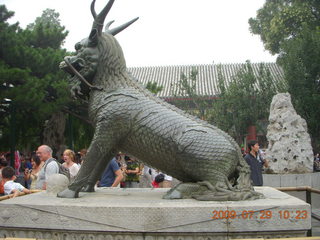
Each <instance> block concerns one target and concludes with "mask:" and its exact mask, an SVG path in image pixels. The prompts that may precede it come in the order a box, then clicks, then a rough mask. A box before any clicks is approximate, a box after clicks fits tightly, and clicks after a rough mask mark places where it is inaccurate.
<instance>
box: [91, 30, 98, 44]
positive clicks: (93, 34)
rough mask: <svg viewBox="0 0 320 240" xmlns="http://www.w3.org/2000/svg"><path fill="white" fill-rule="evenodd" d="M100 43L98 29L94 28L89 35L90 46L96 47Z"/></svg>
mask: <svg viewBox="0 0 320 240" xmlns="http://www.w3.org/2000/svg"><path fill="white" fill-rule="evenodd" d="M97 45H98V30H97V29H96V28H93V29H92V30H91V32H90V35H89V46H90V47H95V46H97Z"/></svg>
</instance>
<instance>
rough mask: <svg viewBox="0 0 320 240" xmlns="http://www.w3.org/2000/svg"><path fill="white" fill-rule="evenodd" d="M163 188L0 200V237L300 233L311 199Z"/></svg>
mask: <svg viewBox="0 0 320 240" xmlns="http://www.w3.org/2000/svg"><path fill="white" fill-rule="evenodd" d="M167 190H168V189H143V188H141V189H122V188H105V189H98V190H97V191H96V192H95V193H82V194H80V197H79V198H77V199H61V198H57V197H55V196H53V195H50V194H47V193H46V192H40V193H34V194H30V195H26V196H22V197H19V198H15V199H9V200H4V201H1V202H0V238H5V237H21V238H25V237H28V238H38V239H105V240H193V239H195V240H215V239H221V240H222V239H223V240H224V239H232V238H256V237H265V238H271V237H272V238H276V237H283V238H284V237H303V236H306V232H307V230H308V229H310V228H311V211H310V205H309V204H307V203H305V202H304V201H302V200H300V199H298V198H295V197H292V196H290V195H288V194H286V193H282V192H280V191H277V190H275V189H273V188H271V187H257V188H256V190H257V191H258V192H261V193H263V194H264V195H265V196H266V198H265V199H259V200H253V201H239V202H233V201H227V202H215V201H208V202H201V201H196V200H193V199H182V200H165V199H162V195H164V193H165V192H166V191H167Z"/></svg>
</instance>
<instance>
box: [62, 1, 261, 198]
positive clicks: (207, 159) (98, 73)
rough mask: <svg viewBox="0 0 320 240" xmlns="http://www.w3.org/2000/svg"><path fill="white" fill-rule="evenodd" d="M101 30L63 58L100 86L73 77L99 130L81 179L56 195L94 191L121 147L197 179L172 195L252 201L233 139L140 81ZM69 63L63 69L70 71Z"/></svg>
mask: <svg viewBox="0 0 320 240" xmlns="http://www.w3.org/2000/svg"><path fill="white" fill-rule="evenodd" d="M112 2H113V1H109V3H108V5H110V6H109V7H111V5H112ZM92 9H93V8H92ZM103 11H104V10H103ZM103 11H102V12H103ZM107 12H108V11H107ZM93 15H94V16H95V14H93ZM99 16H100V14H99ZM99 16H98V17H99ZM96 20H97V19H96ZM100 25H101V24H100ZM100 25H98V27H99V26H100ZM94 26H95V25H94ZM100 31H101V29H100ZM100 31H99V29H98V30H97V29H96V28H94V27H93V30H92V32H91V34H90V37H89V38H87V39H84V40H82V41H81V42H80V43H78V44H77V45H76V50H77V55H76V56H74V57H69V58H66V60H65V61H66V62H65V63H68V64H67V65H69V66H70V64H71V65H72V66H74V67H75V68H76V69H77V70H79V72H80V74H81V75H82V76H84V78H86V79H87V80H88V81H89V82H90V83H89V84H92V85H91V86H94V87H92V88H91V89H88V88H87V86H86V85H85V84H84V83H80V81H79V80H78V77H77V76H74V77H73V79H72V82H73V83H74V86H73V91H82V92H89V93H90V97H89V117H90V119H91V120H92V122H93V123H94V126H95V134H94V137H93V139H92V142H91V145H90V148H89V150H88V153H87V156H86V157H85V160H84V164H83V166H82V167H81V169H80V172H79V174H78V176H77V178H76V180H75V182H74V183H72V184H71V185H70V186H69V187H68V189H67V190H65V191H63V192H61V193H59V194H58V196H60V197H76V196H77V195H78V192H79V191H80V190H81V188H82V187H84V186H87V188H86V190H87V191H91V190H93V186H94V184H95V182H96V180H97V179H98V178H99V177H100V176H101V173H102V171H103V170H104V168H105V167H106V165H107V163H108V161H109V160H110V159H111V158H112V157H113V156H114V154H115V153H116V152H117V151H123V152H126V153H128V154H131V155H133V156H135V157H137V158H138V159H140V160H142V161H143V162H145V163H146V164H147V165H150V166H152V167H155V168H158V169H160V170H161V171H163V172H165V173H167V174H169V175H171V176H173V177H175V178H177V179H179V180H181V181H183V182H190V183H191V184H189V185H188V184H182V185H179V186H178V187H176V188H175V189H173V190H171V191H170V192H169V193H168V195H167V196H166V197H167V198H176V197H178V198H183V197H190V196H191V197H195V198H197V199H200V200H219V199H220V200H221V199H222V200H229V199H230V200H237V199H246V198H254V197H255V196H256V194H255V193H254V191H253V190H252V187H251V184H250V179H249V176H250V174H249V171H250V170H249V167H248V166H247V164H246V163H245V161H244V159H243V158H242V156H241V153H240V149H239V147H238V145H237V144H236V143H235V141H234V140H233V139H232V138H231V137H230V136H229V135H228V134H226V133H225V132H223V131H222V130H220V129H218V128H217V127H215V126H212V125H209V124H208V123H206V122H204V121H201V120H199V119H197V118H195V117H192V116H190V115H188V114H186V113H184V112H183V111H181V110H179V109H178V108H176V107H174V106H172V105H170V104H168V103H165V102H164V101H162V100H160V99H158V98H156V97H155V96H153V95H152V94H151V93H150V92H149V91H147V90H146V89H144V88H143V87H142V86H140V85H139V84H138V82H137V81H136V80H135V79H134V78H133V77H131V76H130V75H129V74H128V73H127V71H126V64H125V60H124V57H123V53H122V50H121V47H120V46H119V44H118V42H117V41H116V40H115V38H114V37H113V36H112V30H110V31H109V32H111V34H110V33H102V32H100ZM65 63H62V66H63V67H64V68H65V69H67V70H68V71H69V69H70V68H69V67H67V66H66V64H65ZM79 63H80V64H79ZM84 81H85V80H84ZM231 185H234V187H232V186H231ZM204 186H205V187H204ZM188 189H195V190H194V192H190V191H189V190H188ZM207 190H208V191H207ZM184 191H186V193H185V192H184ZM199 195H200V197H199ZM221 196H223V197H221Z"/></svg>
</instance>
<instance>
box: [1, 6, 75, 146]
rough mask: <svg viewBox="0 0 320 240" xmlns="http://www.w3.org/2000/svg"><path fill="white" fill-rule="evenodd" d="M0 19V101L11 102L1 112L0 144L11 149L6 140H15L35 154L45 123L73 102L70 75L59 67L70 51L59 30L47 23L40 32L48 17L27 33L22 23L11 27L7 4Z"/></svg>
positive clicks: (10, 13) (2, 9) (44, 17)
mask: <svg viewBox="0 0 320 240" xmlns="http://www.w3.org/2000/svg"><path fill="white" fill-rule="evenodd" d="M49 12H50V11H49ZM51 12H52V11H51ZM0 16H1V22H0V30H1V31H0V41H1V44H0V85H1V86H5V87H3V89H2V91H1V93H0V100H1V101H3V99H10V100H11V103H10V106H11V107H10V108H3V109H2V110H3V111H2V112H1V119H0V124H1V126H2V127H3V128H2V129H3V132H2V137H1V139H0V144H1V146H2V147H3V148H7V147H9V146H8V145H9V144H8V139H10V138H14V139H16V143H15V145H17V147H18V148H19V149H24V148H25V146H28V148H31V149H34V148H35V146H37V145H38V144H39V143H41V142H42V141H41V138H42V135H43V130H44V123H45V122H46V121H48V120H49V119H50V118H51V115H52V114H54V113H56V112H59V111H61V109H63V108H64V106H65V105H66V103H67V102H68V101H70V94H69V92H68V83H67V81H66V74H65V73H63V72H62V71H61V70H60V69H59V67H58V66H59V62H60V61H61V59H63V56H65V54H66V51H65V50H64V49H61V48H60V47H57V46H60V45H61V44H62V42H63V40H62V39H61V38H62V37H60V38H56V37H54V36H55V35H56V29H58V28H57V27H55V26H53V25H49V24H47V25H45V27H44V28H42V31H40V30H39V28H40V27H39V25H41V24H42V22H45V21H47V20H48V22H50V21H49V19H46V17H47V15H43V16H42V18H41V19H42V20H43V21H42V20H41V19H39V18H38V19H37V20H38V21H37V22H36V23H35V24H34V25H33V27H30V28H27V29H26V30H23V29H21V28H20V27H19V25H18V23H16V24H13V25H9V24H8V23H7V20H8V19H9V18H10V17H11V16H13V12H10V11H8V10H7V9H6V7H5V6H4V5H2V6H0ZM53 22H55V21H53ZM62 29H64V28H63V27H61V28H60V30H62ZM51 30H52V31H51ZM66 34H67V32H63V33H62V34H61V36H66ZM45 42H46V44H44V43H45ZM7 86H13V87H7ZM12 116H14V117H15V119H14V121H15V122H16V124H15V126H14V128H15V136H11V135H10V134H11V133H10V124H12V119H11V118H10V117H12Z"/></svg>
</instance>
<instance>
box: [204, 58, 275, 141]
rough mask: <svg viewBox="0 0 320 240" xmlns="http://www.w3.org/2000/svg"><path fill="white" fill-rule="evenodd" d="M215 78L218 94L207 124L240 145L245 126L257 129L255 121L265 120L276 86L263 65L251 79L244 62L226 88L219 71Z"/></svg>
mask: <svg viewBox="0 0 320 240" xmlns="http://www.w3.org/2000/svg"><path fill="white" fill-rule="evenodd" d="M218 77H219V80H218V89H219V92H220V93H219V95H218V96H217V100H216V101H215V102H214V103H213V111H212V113H211V116H210V118H209V121H210V122H213V123H214V124H215V125H217V126H218V127H220V128H221V129H223V130H224V131H226V132H228V133H229V134H230V135H231V136H233V137H234V138H235V139H236V141H237V142H238V143H241V142H242V138H243V136H244V135H245V134H246V133H247V129H248V127H249V126H251V125H254V126H259V121H261V120H266V119H268V116H269V107H268V106H269V105H270V103H271V100H272V97H273V95H274V94H275V93H276V92H277V90H278V89H279V86H278V85H277V83H275V81H274V79H273V78H272V76H271V74H270V71H269V70H268V69H266V67H265V66H264V65H263V64H261V65H260V68H259V72H258V75H257V76H255V74H254V72H253V69H252V66H251V64H250V62H248V61H247V63H246V64H244V65H243V67H242V68H241V69H240V70H239V71H238V73H237V74H236V75H235V76H234V77H233V79H232V81H231V82H230V84H229V85H228V84H227V82H226V81H225V79H224V76H223V75H222V74H221V71H219V73H218Z"/></svg>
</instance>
